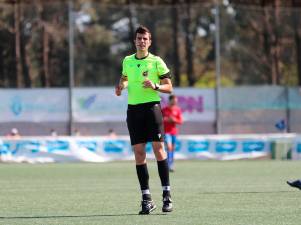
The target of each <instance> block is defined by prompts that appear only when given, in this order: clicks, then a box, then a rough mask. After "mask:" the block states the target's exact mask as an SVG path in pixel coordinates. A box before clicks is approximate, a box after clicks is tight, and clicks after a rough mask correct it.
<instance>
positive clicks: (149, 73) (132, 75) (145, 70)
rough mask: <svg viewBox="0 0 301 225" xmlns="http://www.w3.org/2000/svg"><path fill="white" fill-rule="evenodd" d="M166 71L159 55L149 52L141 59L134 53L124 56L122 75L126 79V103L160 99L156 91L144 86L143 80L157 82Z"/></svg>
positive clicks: (131, 103)
mask: <svg viewBox="0 0 301 225" xmlns="http://www.w3.org/2000/svg"><path fill="white" fill-rule="evenodd" d="M168 73H169V69H168V68H167V66H166V64H165V63H164V62H163V60H162V59H161V58H160V57H159V56H155V55H153V54H151V53H149V54H148V55H147V56H146V57H145V58H142V59H138V58H136V54H133V55H129V56H126V57H125V58H124V60H123V63H122V75H123V76H125V77H127V79H128V104H130V105H137V104H140V103H147V102H154V101H160V100H161V99H160V95H159V93H158V91H155V90H153V89H151V88H144V87H143V81H145V80H146V79H149V80H151V81H152V82H154V83H159V80H160V79H162V78H165V76H164V75H167V74H168Z"/></svg>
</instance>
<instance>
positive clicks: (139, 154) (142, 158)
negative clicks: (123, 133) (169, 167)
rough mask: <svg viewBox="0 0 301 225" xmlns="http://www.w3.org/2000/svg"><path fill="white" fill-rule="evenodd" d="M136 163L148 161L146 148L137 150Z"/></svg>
mask: <svg viewBox="0 0 301 225" xmlns="http://www.w3.org/2000/svg"><path fill="white" fill-rule="evenodd" d="M135 160H136V163H138V164H142V163H145V161H146V153H145V151H144V150H135Z"/></svg>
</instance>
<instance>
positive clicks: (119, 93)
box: [115, 84, 123, 96]
mask: <svg viewBox="0 0 301 225" xmlns="http://www.w3.org/2000/svg"><path fill="white" fill-rule="evenodd" d="M122 89H123V88H122V86H121V85H120V84H118V85H116V86H115V94H116V95H117V96H120V95H121V92H122Z"/></svg>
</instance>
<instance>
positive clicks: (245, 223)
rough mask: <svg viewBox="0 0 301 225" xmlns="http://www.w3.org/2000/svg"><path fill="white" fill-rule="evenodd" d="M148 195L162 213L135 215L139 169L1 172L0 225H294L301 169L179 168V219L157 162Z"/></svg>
mask: <svg viewBox="0 0 301 225" xmlns="http://www.w3.org/2000/svg"><path fill="white" fill-rule="evenodd" d="M149 173H150V188H151V192H152V196H153V199H154V201H155V202H156V204H157V206H158V208H157V209H156V210H155V211H154V213H153V214H151V215H144V216H141V215H137V213H138V211H139V209H140V208H139V205H140V191H139V188H138V181H137V178H136V170H135V166H134V162H111V163H99V164H89V163H74V164H68V163H66V164H36V165H31V164H0V192H1V193H0V224H1V225H2V224H3V225H14V224H18V225H23V224H26V225H34V224H39V225H48V224H58V225H67V224H68V225H69V224H70V225H77V224H84V225H94V224H101V225H103V224H118V225H135V224H137V225H140V224H152V225H159V224H163V225H167V224H171V225H175V224H181V225H186V224H191V225H296V224H300V223H301V191H300V190H297V189H294V188H291V187H289V186H288V185H287V184H286V180H287V179H295V178H299V177H300V178H301V163H300V162H298V161H229V162H218V161H195V160H193V161H176V172H175V173H172V174H171V183H172V197H173V200H174V212H172V213H170V214H163V213H162V212H161V206H162V203H161V187H160V181H159V177H158V174H157V166H156V163H155V162H154V161H150V162H149Z"/></svg>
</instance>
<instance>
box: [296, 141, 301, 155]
mask: <svg viewBox="0 0 301 225" xmlns="http://www.w3.org/2000/svg"><path fill="white" fill-rule="evenodd" d="M297 152H298V153H301V143H298V144H297Z"/></svg>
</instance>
